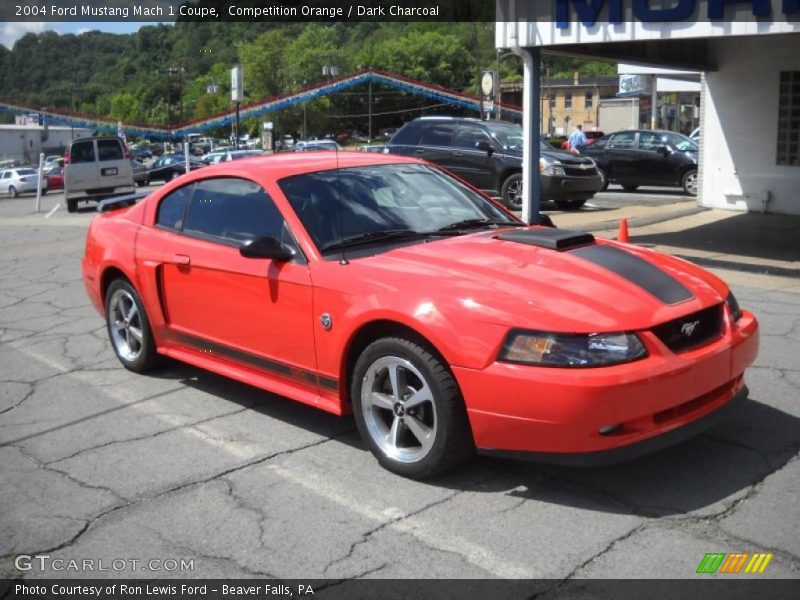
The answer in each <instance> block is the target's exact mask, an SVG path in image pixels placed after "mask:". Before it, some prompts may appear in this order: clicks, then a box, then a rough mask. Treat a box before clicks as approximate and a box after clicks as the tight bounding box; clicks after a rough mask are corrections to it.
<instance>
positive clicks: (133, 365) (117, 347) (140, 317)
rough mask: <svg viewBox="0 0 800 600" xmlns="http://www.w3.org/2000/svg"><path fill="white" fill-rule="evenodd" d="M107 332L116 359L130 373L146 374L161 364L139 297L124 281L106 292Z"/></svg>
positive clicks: (109, 287)
mask: <svg viewBox="0 0 800 600" xmlns="http://www.w3.org/2000/svg"><path fill="white" fill-rule="evenodd" d="M106 329H107V330H108V338H109V339H110V340H111V346H112V347H113V348H114V353H115V354H116V355H117V358H118V359H119V361H120V362H121V363H122V366H124V367H125V368H126V369H128V370H129V371H134V372H136V373H144V372H146V371H149V370H151V369H152V368H153V367H155V366H156V365H157V364H158V362H159V356H158V353H157V352H156V345H155V341H154V340H153V332H152V330H151V329H150V321H149V320H148V318H147V313H146V312H145V309H144V304H143V303H142V300H141V298H140V297H139V294H138V293H137V292H136V290H135V289H134V288H133V286H132V285H131V284H130V283H128V281H127V280H125V279H115V280H114V281H112V282H111V285H109V286H108V291H107V292H106Z"/></svg>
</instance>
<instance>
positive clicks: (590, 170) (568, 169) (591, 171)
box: [564, 165, 597, 177]
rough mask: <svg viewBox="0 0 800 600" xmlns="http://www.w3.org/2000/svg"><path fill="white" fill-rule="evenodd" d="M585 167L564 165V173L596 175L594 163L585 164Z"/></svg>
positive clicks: (580, 175)
mask: <svg viewBox="0 0 800 600" xmlns="http://www.w3.org/2000/svg"><path fill="white" fill-rule="evenodd" d="M586 167H587V168H585V169H584V168H582V167H578V166H575V165H564V174H565V175H569V176H570V177H594V176H595V175H597V169H596V168H595V166H594V165H586Z"/></svg>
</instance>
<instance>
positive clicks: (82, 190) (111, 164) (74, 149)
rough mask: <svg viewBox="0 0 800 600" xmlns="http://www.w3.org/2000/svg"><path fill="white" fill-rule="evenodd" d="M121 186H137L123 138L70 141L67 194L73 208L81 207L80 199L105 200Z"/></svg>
mask: <svg viewBox="0 0 800 600" xmlns="http://www.w3.org/2000/svg"><path fill="white" fill-rule="evenodd" d="M121 188H130V189H129V190H128V189H125V190H124V191H133V188H134V181H133V168H132V167H131V161H130V155H129V153H128V149H127V147H126V146H125V142H123V141H122V139H121V138H118V137H113V136H108V137H91V138H82V139H78V140H72V141H71V142H70V143H69V144H68V145H67V151H66V153H65V154H64V196H65V197H66V199H67V210H68V211H69V212H75V211H76V210H77V208H78V202H79V201H92V200H101V199H102V198H103V197H106V196H109V195H111V194H114V193H115V192H117V191H123V190H121Z"/></svg>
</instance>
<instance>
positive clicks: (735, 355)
mask: <svg viewBox="0 0 800 600" xmlns="http://www.w3.org/2000/svg"><path fill="white" fill-rule="evenodd" d="M640 337H641V339H642V341H643V343H644V344H645V346H646V347H647V350H648V353H649V356H648V357H647V358H645V359H642V360H639V361H636V362H632V363H627V364H622V365H615V366H610V367H600V368H589V369H562V368H546V367H531V366H524V365H514V364H507V363H500V362H495V363H492V364H490V365H489V366H488V367H486V368H485V369H482V370H475V369H466V368H461V367H454V368H453V373H454V374H455V376H456V379H457V380H458V383H459V385H460V387H461V391H462V393H463V396H464V398H465V400H466V404H467V413H468V415H469V419H470V424H471V426H472V432H473V436H474V439H475V443H476V445H477V446H478V448H479V449H480V451H481V452H484V453H492V454H503V455H506V456H509V455H518V453H526V454H529V455H530V456H533V457H534V458H540V459H541V458H544V459H545V460H548V461H549V462H560V463H568V464H576V463H582V464H583V463H587V462H593V460H587V459H588V458H589V457H588V456H587V455H590V454H597V456H596V457H595V460H594V462H599V463H603V462H613V461H615V460H622V459H625V458H630V457H632V456H634V455H639V454H641V453H642V452H648V451H654V450H658V449H660V448H662V447H666V446H668V445H671V444H674V443H677V442H679V441H681V440H683V439H685V438H686V437H689V436H691V435H694V434H696V433H697V432H698V431H699V430H700V429H701V428H702V427H707V426H710V424H711V421H707V420H706V417H709V418H711V417H710V415H712V413H717V412H718V411H720V410H721V409H723V408H725V409H726V410H725V411H723V412H722V413H720V416H722V415H724V414H726V413H727V412H728V410H729V409H728V408H726V407H727V406H728V405H731V406H733V405H732V404H731V402H734V400H735V402H734V404H735V403H738V402H739V401H741V400H742V399H743V397H746V388H745V387H744V382H743V373H744V370H745V369H746V368H747V366H749V365H750V364H751V363H752V362H753V360H754V359H755V357H756V354H757V352H758V322H757V321H756V319H755V317H754V316H753V315H752V314H751V313H749V312H747V311H745V312H744V313H743V316H742V318H741V319H740V320H739V321H738V322H737V323H736V324H735V325H733V324H731V323H730V322H728V323H726V325H725V331H724V333H723V335H722V336H721V337H720V338H719V339H717V340H716V341H714V342H712V343H710V344H707V345H705V346H702V347H699V348H696V349H693V350H690V351H688V352H683V353H679V354H676V353H673V352H671V351H670V350H669V349H668V348H667V347H666V346H664V345H663V344H662V343H661V341H660V340H659V339H658V338H657V337H656V336H655V335H654V334H652V333H650V332H642V333H640ZM743 394H744V396H743ZM715 419H716V417H715ZM695 423H697V424H695ZM701 423H703V425H701ZM706 423H707V424H706ZM609 429H612V432H611V433H608V431H607V430H609ZM601 430H603V431H604V433H605V435H604V434H601V433H600V432H601ZM679 430H683V433H678V432H679ZM658 438H663V439H662V440H659V439H658ZM637 447H638V450H637ZM625 448H630V449H629V450H627V451H626V450H624V449H625ZM610 451H614V452H612V453H611V454H606V453H608V452H610ZM552 455H555V456H552ZM559 455H560V456H559ZM569 455H572V456H569ZM603 456H605V458H603Z"/></svg>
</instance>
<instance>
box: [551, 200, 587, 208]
mask: <svg viewBox="0 0 800 600" xmlns="http://www.w3.org/2000/svg"><path fill="white" fill-rule="evenodd" d="M555 203H556V206H557V207H558V208H560V209H561V210H578V209H579V208H580V207H581V206H583V205H584V204H586V200H555Z"/></svg>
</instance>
